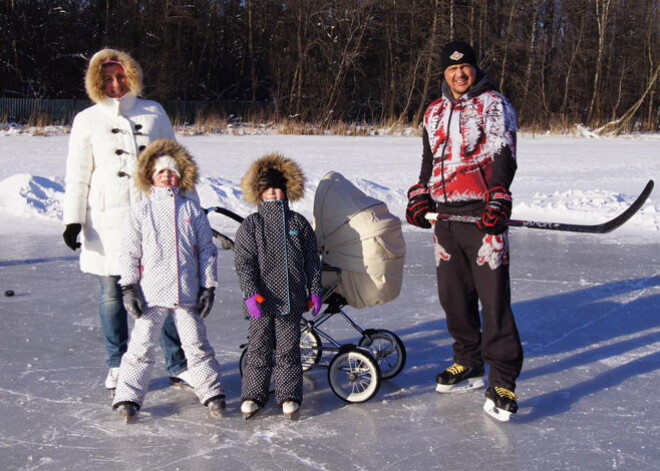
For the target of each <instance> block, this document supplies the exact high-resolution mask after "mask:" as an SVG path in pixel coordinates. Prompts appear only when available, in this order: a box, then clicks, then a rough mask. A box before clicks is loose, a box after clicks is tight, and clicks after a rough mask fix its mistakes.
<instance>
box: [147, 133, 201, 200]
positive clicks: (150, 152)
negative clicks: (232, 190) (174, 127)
mask: <svg viewBox="0 0 660 471" xmlns="http://www.w3.org/2000/svg"><path fill="white" fill-rule="evenodd" d="M164 155H169V156H170V157H172V158H174V160H175V161H176V163H177V165H178V166H179V173H180V174H181V182H180V183H179V188H180V189H181V191H182V192H184V193H186V194H190V193H191V192H192V191H193V190H194V189H195V185H196V184H197V180H198V179H199V171H198V169H197V164H196V163H195V161H194V160H193V158H192V155H190V153H189V152H188V151H187V150H186V148H185V147H183V146H182V145H181V144H179V143H178V142H176V141H175V140H173V139H156V140H155V141H153V142H152V143H151V144H149V145H148V146H147V148H146V149H144V151H142V153H141V154H140V156H139V157H138V161H137V175H136V176H135V185H136V186H137V187H138V189H139V190H140V191H142V192H144V193H146V194H149V193H151V186H152V182H151V180H152V176H153V173H154V162H155V160H156V159H157V158H158V157H162V156H164Z"/></svg>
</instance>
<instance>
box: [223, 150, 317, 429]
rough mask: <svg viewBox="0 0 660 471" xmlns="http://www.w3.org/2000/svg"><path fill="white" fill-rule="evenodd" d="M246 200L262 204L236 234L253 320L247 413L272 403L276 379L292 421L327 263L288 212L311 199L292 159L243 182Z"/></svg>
mask: <svg viewBox="0 0 660 471" xmlns="http://www.w3.org/2000/svg"><path fill="white" fill-rule="evenodd" d="M241 187H242V189H243V194H244V198H245V200H246V201H247V202H248V203H252V204H255V205H258V210H257V212H256V213H253V214H251V215H249V216H248V217H247V218H245V220H244V221H243V223H242V224H241V227H240V228H239V229H238V232H237V233H236V242H235V247H234V249H235V253H236V258H235V261H236V272H237V274H238V278H239V283H240V286H241V290H242V292H243V298H244V301H245V304H244V309H245V310H246V313H247V314H248V315H249V317H250V327H249V329H248V342H249V343H248V353H247V367H246V369H245V371H244V372H243V384H242V400H243V403H242V405H241V412H242V413H243V414H244V416H245V418H248V417H250V416H251V415H253V414H254V413H256V412H257V411H258V410H259V409H260V408H262V407H264V405H265V404H266V402H267V401H268V387H269V384H270V378H271V373H272V372H273V351H274V352H275V355H274V361H275V365H274V372H275V397H276V399H277V402H278V404H280V405H281V406H282V410H283V412H284V414H285V415H287V416H291V415H293V414H294V413H295V412H296V411H297V410H298V408H299V406H300V404H301V402H302V399H303V387H302V363H301V358H300V319H301V317H302V314H303V312H304V311H306V310H307V309H309V307H308V305H312V306H313V307H312V314H313V315H314V316H315V315H316V314H318V312H319V310H320V309H321V304H322V298H321V294H322V287H321V262H320V258H319V255H318V248H317V244H316V236H315V235H314V230H313V229H312V227H311V226H310V224H309V222H307V220H306V219H305V218H304V217H303V216H302V215H300V214H298V213H296V212H294V211H291V210H290V209H289V204H288V202H289V201H296V200H298V199H300V198H302V197H303V194H304V175H303V173H302V171H301V169H300V167H299V166H298V165H297V164H296V163H295V162H294V161H292V160H290V159H288V158H286V157H283V156H282V155H280V154H268V155H265V156H263V157H261V158H260V159H258V160H257V161H255V162H253V163H252V165H251V166H250V168H249V169H248V172H247V173H246V175H245V176H244V177H243V180H242V181H241Z"/></svg>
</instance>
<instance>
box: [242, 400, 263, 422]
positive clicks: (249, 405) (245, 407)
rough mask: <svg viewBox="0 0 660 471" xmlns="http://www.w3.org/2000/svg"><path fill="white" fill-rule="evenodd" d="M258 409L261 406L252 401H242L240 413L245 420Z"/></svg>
mask: <svg viewBox="0 0 660 471" xmlns="http://www.w3.org/2000/svg"><path fill="white" fill-rule="evenodd" d="M259 410H261V407H259V404H257V403H256V402H254V401H243V404H241V414H243V418H244V419H245V420H247V419H249V418H250V417H252V416H253V415H254V414H256V413H257V412H259Z"/></svg>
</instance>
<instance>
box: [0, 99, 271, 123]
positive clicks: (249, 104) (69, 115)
mask: <svg viewBox="0 0 660 471" xmlns="http://www.w3.org/2000/svg"><path fill="white" fill-rule="evenodd" d="M91 104H92V102H91V101H89V100H72V99H68V100H67V99H49V98H0V122H3V121H4V122H10V123H11V122H13V123H19V124H27V123H30V124H71V122H72V121H73V117H74V116H75V115H76V113H78V112H79V111H82V110H83V109H85V108H87V107H88V106H90V105H91ZM162 104H163V107H164V108H165V111H167V114H168V115H169V116H170V119H172V121H176V122H179V123H182V124H192V123H194V122H195V120H196V119H197V118H198V117H207V116H210V115H212V114H218V115H220V116H231V115H233V116H235V117H241V118H244V119H250V118H251V117H253V116H259V115H264V114H266V113H268V112H269V111H272V110H273V108H272V106H273V105H272V104H271V103H268V102H254V101H238V100H229V101H204V100H170V101H165V102H162Z"/></svg>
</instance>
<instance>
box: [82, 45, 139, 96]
mask: <svg viewBox="0 0 660 471" xmlns="http://www.w3.org/2000/svg"><path fill="white" fill-rule="evenodd" d="M106 61H117V62H119V63H120V64H121V65H123V66H124V71H125V72H126V78H127V79H128V87H129V89H130V92H129V93H131V94H132V95H135V96H139V95H140V94H141V93H142V69H141V68H140V64H138V63H137V61H136V60H135V59H133V58H132V57H131V56H130V55H129V54H128V53H127V52H124V51H118V50H116V49H101V50H100V51H99V52H97V53H96V54H94V55H93V56H92V58H91V60H90V61H89V66H88V67H87V72H86V73H85V90H86V91H87V95H89V98H90V99H91V100H92V101H93V102H94V103H103V102H105V101H106V100H107V99H108V97H107V95H106V94H105V92H104V91H103V76H102V74H101V70H102V68H103V63H104V62H106Z"/></svg>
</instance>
